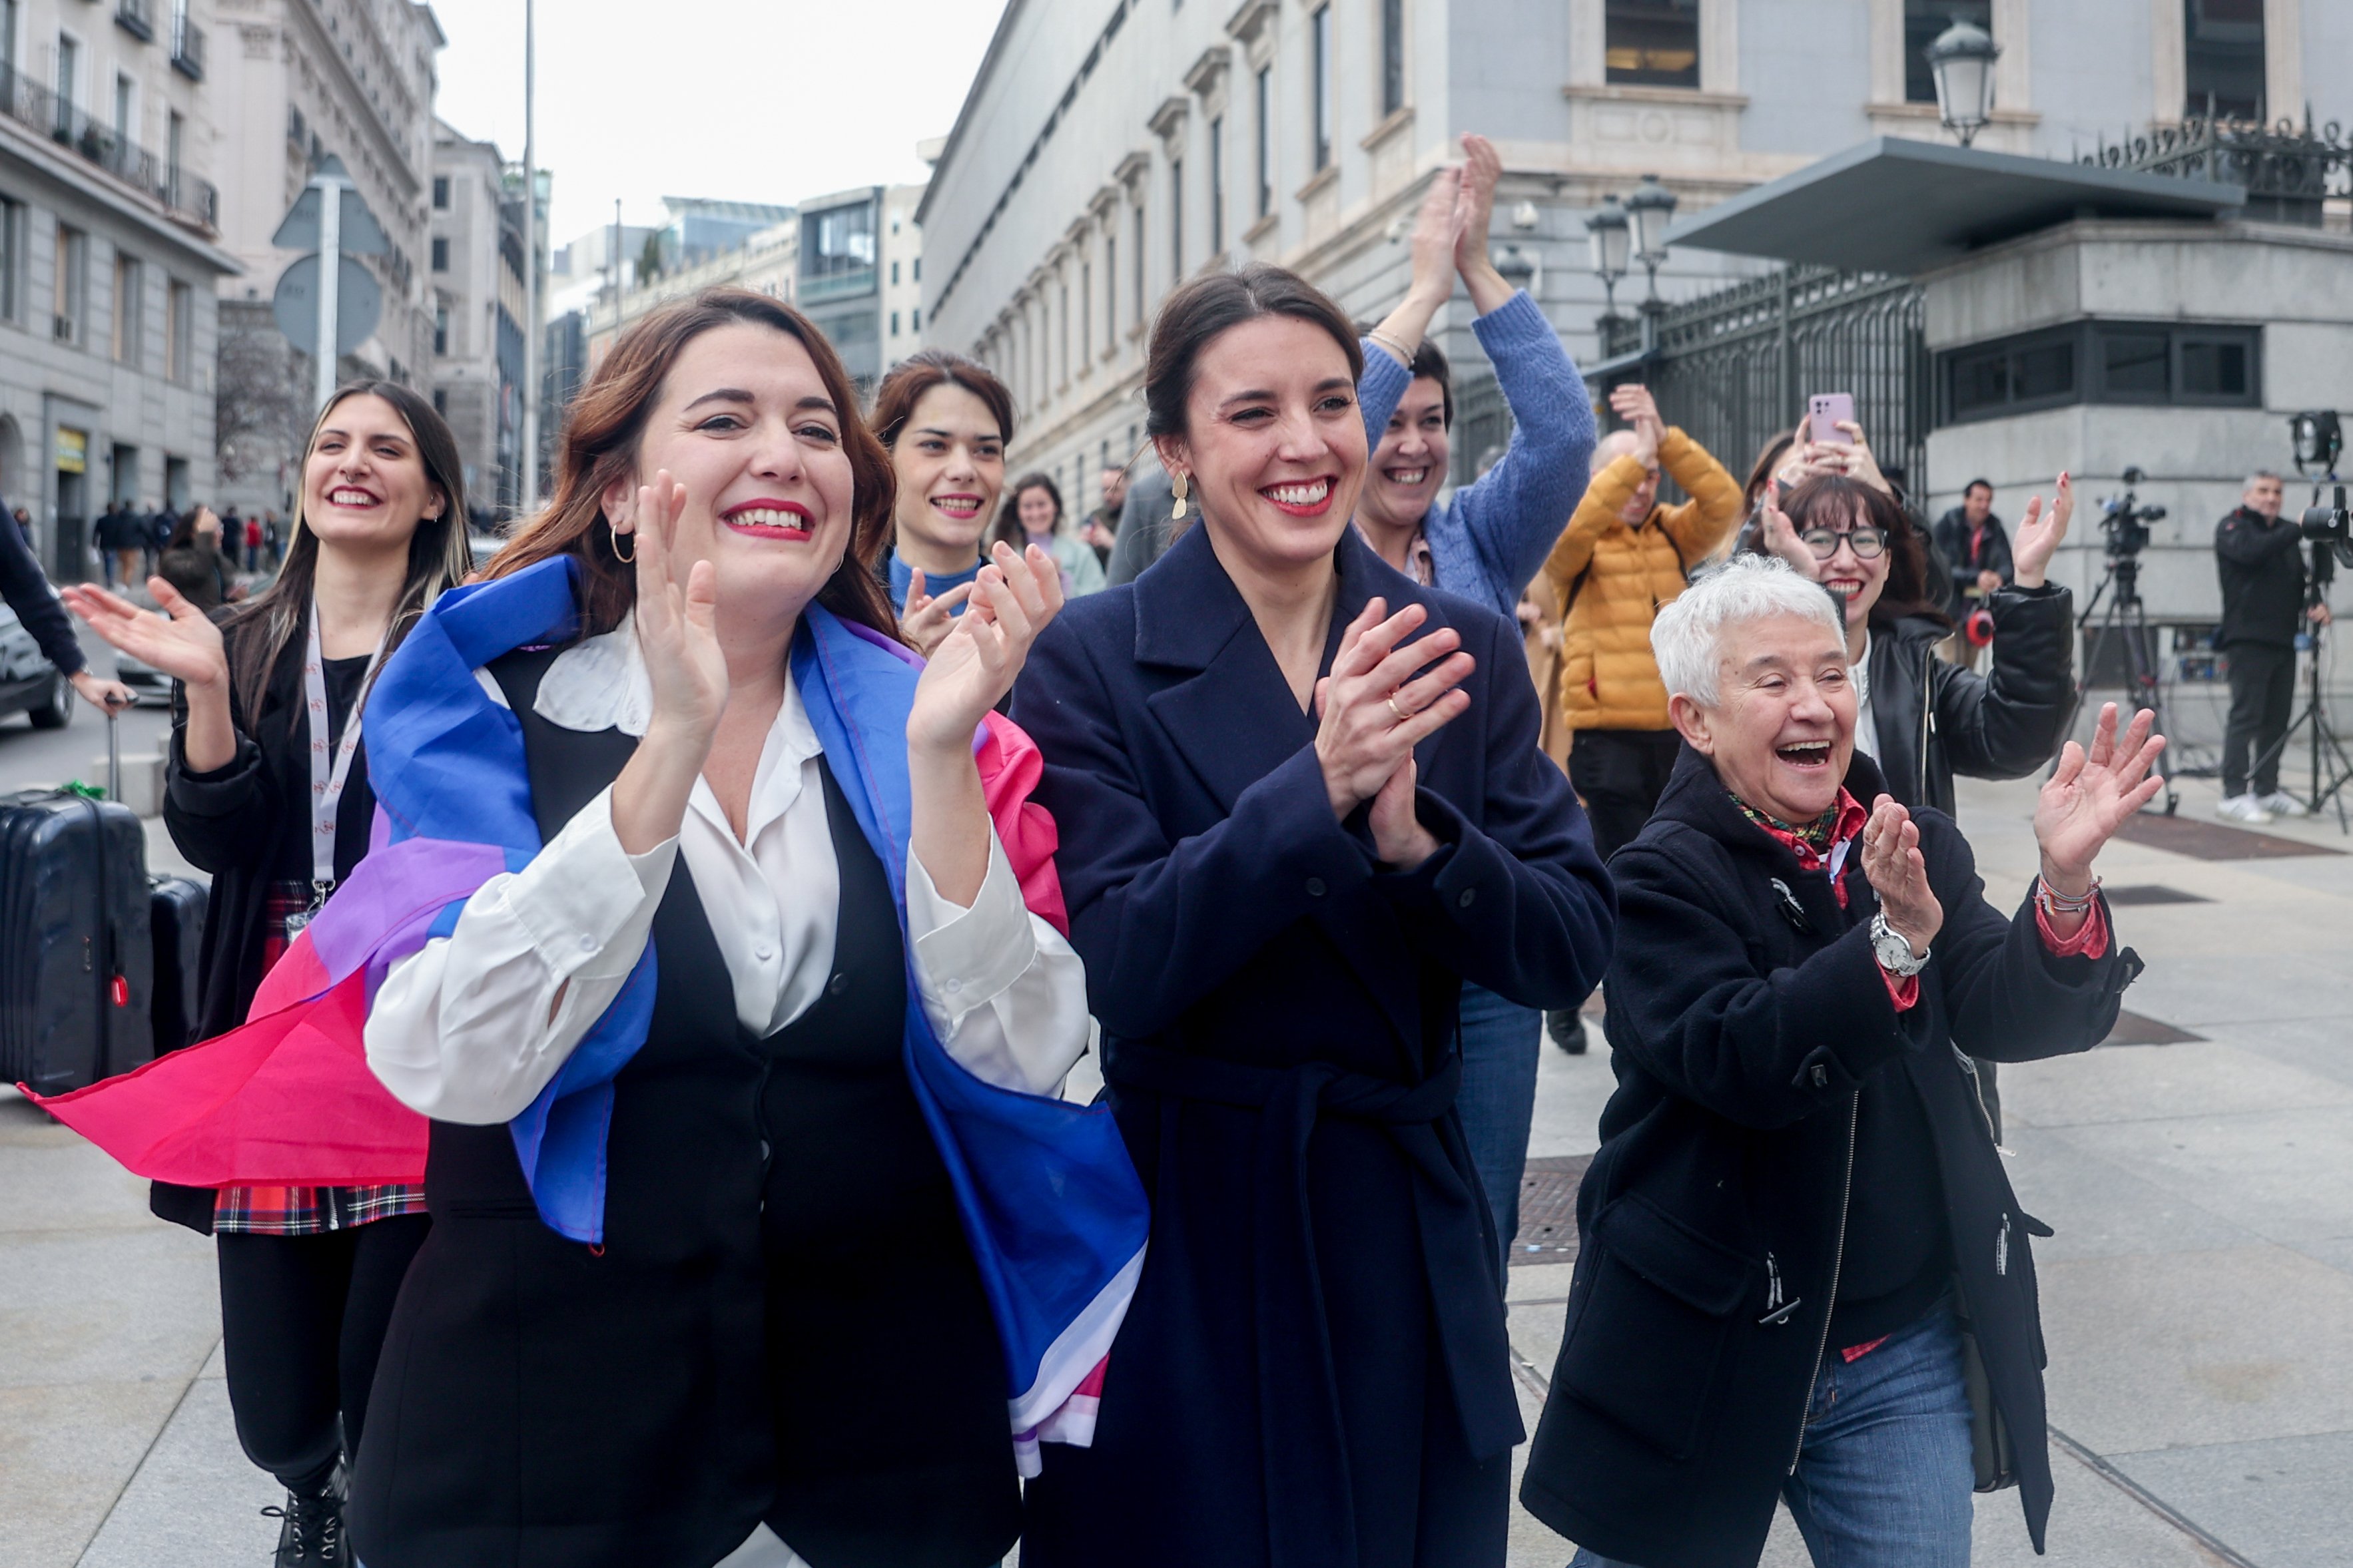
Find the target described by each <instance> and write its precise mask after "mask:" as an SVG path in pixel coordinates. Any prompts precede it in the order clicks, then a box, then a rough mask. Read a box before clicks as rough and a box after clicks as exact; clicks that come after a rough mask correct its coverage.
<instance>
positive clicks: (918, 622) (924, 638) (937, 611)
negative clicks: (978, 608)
mask: <svg viewBox="0 0 2353 1568" xmlns="http://www.w3.org/2000/svg"><path fill="white" fill-rule="evenodd" d="M973 586H974V584H970V583H959V584H956V585H955V587H953V588H950V589H949V590H948V591H947V592H946V593H944V594H938V595H933V594H926V593H924V592H923V568H922V567H920V566H917V567H915V568H913V570H912V571H911V572H910V573H909V574H908V577H907V605H906V607H905V608H904V609H902V610H901V611H900V612H899V631H900V635H901V636H902V637H905V638H906V639H907V641H908V642H909V643H910V644H912V645H913V647H914V650H915V651H916V652H917V653H919V654H922V655H923V657H924V658H931V657H932V655H933V654H934V653H935V652H937V651H938V649H939V646H940V642H941V640H942V639H943V638H944V637H946V636H947V635H948V633H950V632H951V631H954V630H955V608H956V606H957V605H961V604H963V603H964V602H965V600H967V599H969V598H971V597H972V590H973Z"/></svg>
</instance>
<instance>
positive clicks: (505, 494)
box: [426, 124, 529, 520]
mask: <svg viewBox="0 0 2353 1568" xmlns="http://www.w3.org/2000/svg"><path fill="white" fill-rule="evenodd" d="M431 179H432V194H431V199H430V203H429V208H430V214H431V216H430V219H429V223H428V229H429V234H430V238H429V241H428V247H429V248H428V251H427V256H428V258H429V260H428V262H427V280H426V281H427V288H428V289H430V290H431V291H432V301H433V303H432V310H433V363H432V377H431V381H432V388H433V406H434V407H435V408H437V409H438V410H439V411H440V413H441V416H442V417H443V418H445V419H447V420H448V422H449V428H450V431H451V432H452V434H454V435H455V436H456V437H457V438H458V451H459V457H460V458H461V459H462V460H463V461H464V463H465V470H466V471H465V479H466V496H467V501H468V504H469V506H470V508H471V510H473V512H474V514H475V516H476V517H477V518H480V519H483V520H488V519H490V518H491V517H497V516H504V515H506V514H508V513H510V512H512V510H514V509H515V507H516V506H517V505H519V504H520V503H521V501H522V387H523V375H524V369H523V325H522V323H523V321H524V319H525V317H526V316H527V315H528V313H529V312H528V310H527V308H526V305H525V302H524V298H523V294H524V285H523V251H522V217H523V211H522V191H521V188H520V187H521V178H520V175H519V174H518V175H516V176H514V177H513V178H512V179H511V178H510V175H509V171H508V169H507V164H506V160H505V159H504V158H503V157H502V156H501V155H500V153H499V149H498V147H497V145H496V144H495V143H493V142H476V141H473V140H471V139H470V138H468V137H466V136H464V135H461V134H459V132H457V131H454V130H452V129H451V128H450V127H449V126H448V125H447V124H443V125H440V126H439V127H438V130H437V132H436V133H435V137H434V143H433V173H432V176H431Z"/></svg>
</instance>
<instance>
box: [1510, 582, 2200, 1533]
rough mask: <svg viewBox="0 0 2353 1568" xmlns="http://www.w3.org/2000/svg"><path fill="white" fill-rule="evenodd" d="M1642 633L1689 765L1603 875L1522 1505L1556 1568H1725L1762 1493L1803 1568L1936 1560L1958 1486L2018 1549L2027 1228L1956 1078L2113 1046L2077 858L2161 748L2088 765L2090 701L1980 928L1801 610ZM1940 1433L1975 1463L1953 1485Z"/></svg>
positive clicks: (2033, 1333)
mask: <svg viewBox="0 0 2353 1568" xmlns="http://www.w3.org/2000/svg"><path fill="white" fill-rule="evenodd" d="M1651 643H1652V646H1653V647H1654V648H1655V650H1656V652H1657V655H1658V664H1659V672H1660V674H1661V675H1662V677H1663V678H1664V679H1665V682H1666V686H1667V689H1668V691H1669V692H1670V693H1671V701H1670V704H1669V712H1670V714H1671V715H1672V719H1673V721H1674V725H1675V728H1676V730H1677V731H1680V732H1681V734H1682V736H1683V741H1684V742H1685V744H1684V749H1683V753H1682V755H1681V757H1680V759H1679V760H1678V762H1677V763H1676V766H1675V771H1674V773H1673V775H1672V780H1671V781H1670V783H1669V784H1668V785H1667V788H1666V791H1665V793H1664V795H1662V797H1661V798H1660V801H1659V805H1658V810H1657V812H1656V813H1655V814H1654V815H1653V816H1651V820H1650V824H1649V826H1647V827H1645V828H1644V829H1643V831H1642V834H1641V837H1639V838H1637V839H1636V840H1635V841H1634V842H1633V843H1632V844H1630V845H1629V846H1628V847H1626V848H1624V849H1623V850H1621V851H1620V853H1619V855H1618V857H1617V858H1616V859H1615V860H1613V861H1612V862H1611V865H1610V870H1611V872H1612V874H1613V875H1614V877H1615V878H1616V880H1617V883H1618V894H1619V902H1620V915H1619V926H1618V932H1619V934H1618V946H1617V952H1616V956H1615V958H1614V960H1613V962H1612V963H1611V966H1610V969H1609V980H1608V994H1609V1044H1610V1046H1611V1047H1612V1048H1613V1049H1614V1050H1615V1051H1616V1053H1617V1057H1616V1065H1617V1072H1618V1079H1619V1088H1618V1091H1617V1093H1616V1094H1615V1095H1614V1096H1613V1097H1612V1098H1611V1100H1610V1101H1609V1109H1608V1110H1606V1111H1605V1112H1604V1113H1603V1116H1602V1121H1601V1137H1602V1146H1601V1150H1600V1152H1599V1153H1598V1154H1596V1155H1595V1156H1594V1160H1593V1165H1592V1168H1591V1170H1590V1171H1589V1172H1588V1173H1587V1175H1586V1179H1585V1185H1584V1190H1583V1192H1582V1193H1581V1194H1579V1197H1578V1203H1577V1226H1578V1231H1579V1234H1580V1237H1582V1241H1583V1250H1582V1252H1581V1254H1580V1256H1579V1258H1578V1259H1577V1275H1576V1279H1575V1282H1574V1283H1573V1284H1572V1285H1571V1287H1570V1291H1569V1304H1568V1319H1567V1331H1566V1334H1565V1336H1564V1338H1563V1341H1562V1345H1561V1352H1560V1359H1559V1363H1558V1366H1557V1367H1556V1371H1555V1373H1554V1376H1553V1383H1552V1398H1551V1401H1550V1404H1549V1405H1548V1406H1547V1407H1546V1411H1545V1415H1544V1423H1543V1426H1542V1427H1541V1429H1540V1430H1539V1431H1538V1432H1537V1434H1536V1439H1535V1447H1534V1449H1533V1450H1532V1452H1531V1454H1530V1458H1529V1462H1528V1468H1527V1479H1526V1482H1525V1487H1524V1488H1523V1490H1522V1493H1521V1496H1522V1499H1523V1500H1524V1501H1525V1502H1526V1504H1527V1506H1528V1508H1529V1509H1530V1510H1532V1511H1533V1512H1535V1514H1536V1516H1537V1517H1538V1518H1540V1519H1543V1520H1545V1521H1546V1522H1547V1523H1549V1524H1551V1525H1552V1526H1553V1527H1554V1528H1555V1529H1556V1530H1558V1531H1561V1532H1562V1533H1563V1534H1565V1535H1567V1536H1568V1537H1569V1538H1570V1539H1572V1540H1574V1541H1576V1542H1578V1543H1579V1544H1580V1545H1581V1546H1583V1547H1585V1548H1586V1550H1585V1551H1584V1552H1581V1553H1580V1554H1579V1556H1578V1558H1577V1565H1578V1568H1591V1565H1593V1564H1599V1563H1634V1564H1640V1565H1641V1568H1732V1565H1735V1564H1740V1565H1744V1568H1745V1565H1747V1564H1753V1563H1756V1561H1757V1555H1758V1553H1759V1552H1760V1551H1761V1550H1762V1548H1763V1545H1764V1542H1765V1536H1766V1531H1767V1527H1768V1526H1769V1525H1770V1524H1771V1522H1772V1518H1773V1504H1774V1500H1775V1499H1776V1498H1777V1497H1779V1498H1783V1499H1785V1500H1787V1501H1788V1506H1789V1510H1790V1511H1791V1513H1792V1514H1794V1515H1795V1516H1796V1519H1797V1521H1798V1525H1799V1529H1800V1530H1801V1531H1803V1532H1804V1534H1805V1536H1806V1538H1807V1540H1808V1542H1809V1543H1810V1545H1811V1547H1812V1548H1813V1553H1814V1559H1815V1561H1816V1562H1821V1563H1841V1564H1874V1565H1875V1564H1886V1565H1888V1568H1896V1565H1899V1564H1900V1565H1901V1568H1947V1565H1950V1568H1959V1565H1963V1564H1966V1563H1968V1548H1969V1518H1970V1492H1971V1490H1972V1488H1973V1485H1974V1484H1976V1483H1977V1482H1978V1481H1979V1480H1989V1479H1991V1478H1990V1477H1989V1476H1984V1475H1981V1474H1980V1472H1981V1471H1992V1470H2001V1471H2004V1473H2006V1474H2007V1475H2008V1476H2011V1477H2014V1478H2015V1479H2017V1480H2018V1482H2019V1483H2020V1484H2021V1489H2022V1495H2023V1500H2024V1503H2025V1508H2026V1519H2027V1527H2028V1529H2029V1531H2031V1533H2032V1535H2033V1537H2034V1541H2035V1544H2036V1547H2037V1549H2038V1550H2040V1548H2041V1545H2042V1534H2043V1525H2044V1521H2045V1520H2046V1519H2047V1517H2048V1515H2049V1512H2050V1503H2051V1470H2050V1465H2049V1461H2048V1458H2047V1457H2046V1455H2045V1452H2044V1442H2043V1405H2042V1372H2041V1369H2042V1363H2043V1355H2042V1330H2041V1327H2040V1324H2039V1322H2038V1321H2037V1316H2036V1303H2035V1290H2034V1272H2033V1265H2032V1262H2031V1258H2029V1256H2028V1252H2027V1245H2026V1237H2027V1235H2028V1234H2029V1233H2030V1232H2035V1233H2039V1234H2046V1235H2047V1234H2048V1231H2047V1230H2045V1229H2042V1227H2040V1226H2038V1225H2037V1222H2035V1221H2034V1220H2032V1219H2030V1218H2029V1217H2028V1216H2027V1215H2026V1214H2025V1213H2024V1212H2023V1211H2022V1210H2021V1209H2020V1208H2019V1206H2018V1200H2017V1198H2016V1197H2015V1196H2014V1195H2013V1194H2012V1193H2011V1192H2010V1183H2009V1181H2008V1179H2007V1178H2006V1177H2005V1176H2004V1175H2003V1173H2002V1169H2001V1162H2000V1157H1999V1155H1998V1154H1997V1152H1996V1149H1995V1143H1994V1139H1993V1136H1992V1134H1991V1131H1990V1129H1989V1127H1988V1125H1987V1123H1986V1121H1985V1118H1984V1115H1983V1112H1982V1111H1981V1110H1979V1108H1978V1100H1977V1099H1976V1097H1975V1096H1974V1095H1973V1094H1972V1093H1971V1091H1970V1081H1969V1073H1970V1068H1969V1064H1968V1060H1967V1058H1966V1057H1965V1056H1964V1054H1963V1053H1964V1052H1966V1053H1968V1054H1969V1055H1974V1056H1980V1057H1988V1058H1997V1059H2000V1060H2004V1061H2023V1060H2030V1059H2032V1058H2041V1057H2050V1056H2057V1055H2060V1054H2061V1053H2063V1052H2068V1051H2080V1050H2085V1049H2088V1048H2089V1047H2092V1046H2093V1045H2094V1044H2096V1043H2097V1042H2098V1041H2099V1040H2100V1039H2101V1038H2102V1037H2104V1036H2105V1034H2106V1033H2107V1031H2108V1029H2109V1027H2110V1026H2112V1025H2113V1023H2114V1022H2115V1019H2116V1004H2117V998H2118V996H2119V994H2121V993H2122V992H2123V990H2124V988H2125V987H2126V985H2127V984H2130V983H2131V981H2132V979H2133V977H2134V976H2135V975H2136V974H2137V973H2138V972H2139V968H2140V961H2139V959H2138V958H2137V956H2135V955H2134V954H2133V953H2132V952H2129V951H2120V950H2119V949H2118V948H2117V946H2116V940H2115V934H2114V931H2113V928H2112V927H2111V925H2110V923H2109V913H2108V910H2107V908H2106V906H2105V904H2104V903H2103V902H2102V901H2101V900H2100V897H2099V881H2098V879H2096V878H2095V877H2094V876H2093V874H2092V861H2093V858H2094V856H2096V855H2097V854H2098V852H2099V850H2100V847H2101V846H2102V845H2104V844H2105V843H2106V842H2107V840H2108V837H2109V836H2110V835H2111V834H2112V833H2114V832H2115V831H2116V826H2117V825H2118V824H2119V823H2121V822H2122V821H2123V820H2124V819H2125V818H2126V816H2129V815H2131V814H2132V813H2133V812H2134V811H2136V810H2137V809H2138V808H2139V807H2140V806H2141V805H2142V804H2143V803H2145V802H2146V801H2147V799H2148V797H2149V795H2151V794H2152V793H2153V792H2154V791H2155V790H2156V788H2157V787H2158V781H2157V780H2156V779H2155V778H2153V777H2151V776H2150V773H2149V767H2150V763H2153V762H2154V761H2155V760H2156V758H2157V755H2158V752H2159V751H2160V750H2161V749H2162V748H2163V746H2164V743H2165V742H2164V741H2163V739H2162V738H2161V737H2157V736H2152V735H2150V734H2149V733H2148V730H2149V723H2150V715H2149V714H2147V713H2146V712H2144V713H2142V714H2140V715H2138V716H2137V717H2136V718H2135V719H2134V720H2133V721H2132V724H2131V727H2130V728H2129V730H2127V731H2126V734H2125V735H2124V737H2123V740H2122V742H2118V739H2117V736H2116V709H2115V708H2114V707H2113V706H2110V707H2109V708H2107V709H2106V710H2105V711H2103V712H2102V714H2101V716H2100V722H2099V728H2098V731H2097V734H2096V735H2095V737H2094V741H2093V743H2092V748H2091V751H2090V752H2089V753H2088V754H2087V753H2086V752H2084V749H2083V748H2082V747H2080V746H2077V745H2074V744H2072V743H2071V744H2070V745H2069V746H2068V747H2067V750H2066V752H2065V754H2064V756H2063V758H2062V759H2061V762H2060V764H2059V768H2058V771H2057V772H2056V773H2054V774H2053V775H2052V779H2051V781H2050V782H2049V783H2048V784H2045V785H2044V786H2043V788H2042V799H2041V800H2040V802H2039V803H2038V805H2037V806H2036V809H2035V814H2034V832H2035V837H2036V839H2037V840H2038V842H2039V843H2040V844H2041V846H2042V876H2041V877H2040V878H2039V879H2037V880H2036V882H2035V883H2034V885H2033V887H2032V888H2031V889H2030V890H2029V892H2028V894H2027V896H2026V897H2025V898H2024V899H2023V900H2021V901H2020V902H2019V903H2018V905H2017V906H2016V912H2015V913H2012V914H2005V913H2003V912H2002V911H2001V910H1999V909H1997V908H1995V907H1994V906H1993V905H1991V904H1989V902H1988V901H1987V899H1986V891H1985V887H1984V884H1983V883H1982V882H1980V881H1979V880H1978V874H1977V869H1976V867H1975V865H1974V864H1973V862H1972V859H1971V857H1970V854H1969V847H1968V843H1967V842H1966V841H1965V840H1964V839H1963V838H1962V837H1961V835H1960V833H1959V831H1958V829H1957V828H1956V827H1955V826H1954V824H1953V821H1952V819H1951V818H1950V817H1948V816H1945V815H1943V814H1942V813H1939V812H1936V811H1930V810H1922V811H1920V812H1918V813H1916V814H1915V813H1908V812H1906V811H1905V808H1904V807H1903V806H1901V805H1897V804H1896V803H1895V802H1894V800H1892V799H1891V798H1889V797H1888V795H1886V794H1885V793H1884V790H1883V782H1882V779H1881V776H1880V773H1879V771H1878V769H1877V768H1876V766H1875V765H1874V764H1873V762H1872V760H1871V759H1870V757H1869V756H1868V755H1866V754H1864V753H1863V752H1860V751H1857V750H1856V749H1855V746H1854V727H1855V693H1854V689H1853V687H1852V678H1851V677H1850V675H1849V672H1848V665H1847V647H1846V635H1845V628H1844V626H1842V625H1841V619H1840V616H1839V611H1838V608H1837V606H1836V605H1835V602H1834V601H1833V600H1832V599H1831V596H1830V595H1828V594H1827V593H1825V592H1824V591H1823V590H1822V589H1821V588H1820V587H1819V586H1817V585H1816V584H1813V583H1810V582H1809V581H1807V580H1805V579H1804V578H1802V577H1800V576H1799V575H1798V574H1796V573H1794V572H1792V571H1791V570H1790V569H1789V568H1788V565H1787V564H1786V563H1782V562H1780V561H1778V560H1766V559H1761V558H1758V557H1754V556H1746V557H1739V558H1736V559H1735V560H1734V561H1733V563H1731V564H1730V565H1728V566H1726V567H1725V568H1724V569H1723V570H1721V571H1719V572H1717V573H1715V574H1714V575H1713V576H1710V577H1708V578H1705V579H1704V580H1703V581H1701V582H1700V583H1698V584H1695V585H1694V587H1693V588H1692V589H1691V590H1690V591H1688V592H1687V593H1685V594H1684V595H1682V596H1681V597H1680V598H1678V599H1677V600H1676V601H1675V602H1674V603H1672V604H1671V605H1667V606H1666V607H1665V608H1663V609H1662V610H1661V611H1660V612H1659V616H1658V619H1657V621H1656V623H1655V625H1654V626H1653V627H1652V630H1651ZM1863 801H1871V802H1873V805H1872V806H1871V808H1870V809H1868V810H1866V809H1865V808H1864V806H1863V805H1862V802H1863ZM1980 1369H1981V1373H1980ZM1972 1387H1974V1388H1975V1389H1977V1391H1978V1394H1980V1397H1979V1398H1978V1400H1977V1402H1976V1408H1975V1409H1974V1411H1973V1407H1972V1399H1971V1392H1970V1391H1971V1389H1972ZM1973 1418H1974V1422H1975V1425H1976V1426H1977V1427H1978V1429H1979V1430H1981V1431H1982V1432H1984V1433H1985V1435H1986V1436H1988V1437H1989V1438H1990V1437H1991V1436H1993V1434H1994V1433H1995V1432H1996V1431H1997V1430H1998V1431H1999V1433H2000V1436H2001V1437H2002V1438H2003V1441H2002V1442H2001V1443H1999V1444H1989V1447H1988V1449H1987V1452H1986V1454H1985V1456H1984V1457H1983V1458H1982V1459H1973V1451H1972V1435H1973V1430H1972V1429H1973ZM1997 1420H1998V1422H1999V1426H1998V1427H1996V1426H1994V1425H1993V1423H1995V1422H1996V1421H1997Z"/></svg>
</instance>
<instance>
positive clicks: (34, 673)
mask: <svg viewBox="0 0 2353 1568" xmlns="http://www.w3.org/2000/svg"><path fill="white" fill-rule="evenodd" d="M166 689H167V691H168V689H169V687H168V683H166ZM73 710H74V689H73V684H72V682H70V681H69V680H67V679H66V678H65V675H64V673H63V672H62V671H60V670H59V669H58V667H57V666H56V665H54V664H51V663H50V662H49V661H48V659H47V657H46V656H45V655H43V654H42V652H41V646H40V644H38V643H37V642H35V641H34V640H33V634H32V633H30V632H28V631H26V629H25V628H24V626H23V625H22V624H21V623H20V622H19V621H18V620H17V619H16V611H14V610H12V609H10V608H8V607H7V606H6V605H0V714H5V713H22V714H24V715H26V717H27V718H29V719H31V720H32V721H33V728H34V729H36V730H62V729H64V728H65V727H66V726H67V725H68V724H69V723H71V722H72V721H73Z"/></svg>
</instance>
